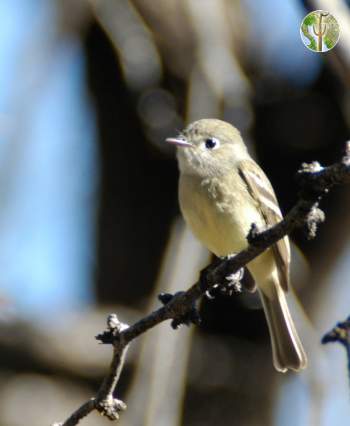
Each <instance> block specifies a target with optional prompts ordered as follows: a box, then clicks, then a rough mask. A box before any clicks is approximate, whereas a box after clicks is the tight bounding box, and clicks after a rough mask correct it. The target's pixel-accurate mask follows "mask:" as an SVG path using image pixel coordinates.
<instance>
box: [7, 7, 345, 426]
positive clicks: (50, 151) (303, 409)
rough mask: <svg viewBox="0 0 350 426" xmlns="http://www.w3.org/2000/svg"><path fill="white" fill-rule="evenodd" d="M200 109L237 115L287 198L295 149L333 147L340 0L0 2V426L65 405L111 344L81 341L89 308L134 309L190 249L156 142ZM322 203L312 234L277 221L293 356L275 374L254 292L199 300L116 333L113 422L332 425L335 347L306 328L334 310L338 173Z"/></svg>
mask: <svg viewBox="0 0 350 426" xmlns="http://www.w3.org/2000/svg"><path fill="white" fill-rule="evenodd" d="M316 9H323V10H327V11H329V12H331V13H332V14H333V15H334V17H335V18H336V19H337V21H338V23H339V25H340V41H339V43H338V45H337V47H336V48H335V49H333V50H332V51H330V52H327V53H326V54H318V53H314V52H311V51H310V50H308V49H307V48H306V47H304V45H303V44H302V41H301V38H300V33H299V29H300V24H301V21H302V19H303V17H304V16H305V15H306V14H307V13H309V12H310V11H312V10H316ZM204 117H218V118H222V119H225V120H227V121H230V122H232V123H234V124H235V125H236V126H237V127H238V128H239V129H240V130H241V132H242V134H243V136H244V138H245V140H246V142H247V143H248V145H249V148H250V151H251V152H252V154H253V155H254V157H255V158H256V159H257V160H258V161H259V163H260V164H261V166H262V167H263V168H264V170H265V171H266V173H267V175H268V176H269V177H270V179H271V182H272V184H273V186H274V187H275V190H276V193H277V195H278V198H279V200H280V204H281V208H282V210H283V211H284V212H286V211H288V209H289V208H290V207H291V206H292V205H293V204H294V202H295V201H296V199H297V192H298V189H297V187H296V184H295V182H294V175H295V172H296V171H297V169H298V167H299V166H300V164H301V163H302V162H309V161H313V160H318V161H320V162H321V163H322V164H330V163H332V162H334V161H337V160H338V159H339V158H340V156H341V155H342V151H343V149H344V143H345V141H346V140H348V139H349V126H350V2H349V1H345V0H313V1H311V0H310V1H299V0H284V1H283V2H282V1H277V0H259V1H258V2H257V1H254V0H241V1H239V0H201V1H196V0H162V1H161V2H154V1H152V0H74V1H69V0H60V1H58V0H52V1H46V0H1V2H0V265H1V276H0V425H1V426H22V425H23V424H24V423H26V424H35V425H37V426H41V425H43V426H44V425H49V424H51V423H54V422H55V421H62V420H64V419H65V418H67V417H68V415H69V414H70V413H71V412H72V411H73V410H74V409H75V408H77V407H78V406H79V405H80V404H81V403H82V402H83V401H85V400H86V399H88V398H90V397H91V396H92V395H93V394H94V393H95V392H96V390H97V389H98V386H99V384H100V382H101V380H102V378H103V375H104V373H105V372H106V370H107V366H108V364H109V362H110V358H111V348H110V347H106V346H103V345H98V344H97V342H96V340H95V339H94V336H95V335H96V334H98V333H99V332H101V331H102V330H103V329H104V327H105V320H106V315H107V314H108V313H110V312H116V313H117V314H118V316H119V318H120V319H121V320H122V321H123V322H127V323H132V322H134V321H136V320H137V319H139V318H141V317H142V316H144V315H145V314H146V313H148V312H149V311H150V310H151V309H153V308H155V307H157V306H159V303H158V302H157V300H156V296H157V294H158V293H160V292H174V291H177V290H183V289H186V288H187V287H189V286H190V285H191V284H192V283H193V282H194V280H195V279H196V278H197V276H198V271H199V270H200V269H201V268H202V267H203V266H205V265H206V264H207V263H208V262H209V260H210V256H209V254H208V253H207V252H206V251H205V250H204V249H203V248H202V247H201V246H200V245H199V244H198V243H197V242H196V241H195V240H194V239H193V237H192V235H191V234H190V232H189V231H188V230H186V228H185V226H184V224H183V221H182V219H181V218H180V213H179V207H178V201H177V179H178V171H177V164H176V160H175V152H174V150H173V148H172V147H169V146H166V144H165V143H164V139H165V137H167V136H174V135H176V134H177V132H178V131H180V130H181V129H182V128H183V126H184V125H186V123H188V122H191V121H193V120H195V119H198V118H204ZM322 208H323V209H324V210H325V212H326V215H327V221H326V223H325V224H324V225H322V226H321V228H320V230H319V233H318V235H317V238H316V239H315V240H313V241H308V240H307V239H306V238H305V235H304V233H303V231H298V232H297V233H295V234H294V235H293V237H292V239H293V242H294V244H293V265H292V282H293V285H294V289H295V295H293V294H291V295H290V299H291V300H290V303H291V305H292V310H293V315H294V316H295V317H296V319H297V325H298V329H299V330H300V334H301V337H302V340H303V341H304V343H305V346H306V349H307V352H308V354H309V359H310V362H309V368H308V369H307V370H306V371H304V372H303V373H301V374H293V373H288V374H286V375H281V374H278V373H277V372H276V371H274V369H273V367H272V361H271V349H270V342H269V336H268V331H267V326H266V322H265V319H264V315H263V312H262V311H261V310H260V309H259V301H258V300H257V298H256V297H255V296H252V295H250V294H245V293H243V294H239V295H234V296H233V297H227V296H223V295H221V296H217V297H216V298H215V299H214V300H207V299H204V300H203V301H202V304H201V314H202V325H201V326H200V327H196V328H195V327H191V328H185V327H183V328H181V329H180V330H178V331H176V332H174V331H172V330H171V329H170V327H169V324H168V323H167V324H162V325H161V326H159V327H157V328H155V329H153V330H152V331H150V332H148V333H147V335H145V336H144V337H143V338H141V339H138V341H137V342H134V343H133V344H132V347H131V348H130V350H129V354H128V358H127V361H126V366H125V368H124V371H123V374H122V377H121V380H120V383H119V385H118V389H117V390H118V392H117V396H118V398H121V399H123V400H124V401H125V402H126V403H127V404H128V410H127V412H125V413H123V414H122V419H121V421H120V424H121V425H125V426H134V425H146V426H151V425H152V426H178V425H186V426H199V425H210V424H213V422H215V424H216V426H224V425H233V424H234V425H248V426H261V425H264V426H265V425H266V426H270V425H278V426H279V425H284V426H289V425H293V426H294V425H298V426H299V425H300V426H303V425H321V426H328V425H332V426H334V425H335V426H337V425H341V424H344V419H345V418H348V417H349V415H350V402H349V386H348V376H347V369H346V357H345V352H344V351H343V350H342V349H341V348H340V347H338V345H328V346H326V347H322V346H321V344H320V339H321V337H322V335H323V334H324V333H325V332H327V331H328V330H329V329H330V328H332V327H333V325H334V324H335V322H336V321H338V320H343V319H344V318H345V317H346V316H347V315H348V314H349V313H350V309H349V307H350V305H349V302H348V301H349V298H350V287H349V285H348V281H349V274H350V238H349V237H350V232H349V229H350V228H349V226H350V215H349V208H350V195H349V189H348V188H337V189H335V190H333V191H332V192H331V194H330V195H329V196H328V197H327V199H325V200H324V201H323V202H322ZM24 416H25V419H24V418H23V417H24ZM82 424H84V425H97V426H99V425H101V426H102V425H106V424H108V421H107V420H106V419H103V418H100V417H99V416H98V415H97V414H95V413H93V414H91V415H90V416H89V417H88V418H86V419H85V420H84V421H83V422H82Z"/></svg>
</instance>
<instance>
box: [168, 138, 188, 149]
mask: <svg viewBox="0 0 350 426" xmlns="http://www.w3.org/2000/svg"><path fill="white" fill-rule="evenodd" d="M165 142H167V143H171V144H173V145H176V146H179V147H181V148H190V147H191V146H192V144H191V143H190V142H187V141H186V140H185V139H180V138H167V139H165Z"/></svg>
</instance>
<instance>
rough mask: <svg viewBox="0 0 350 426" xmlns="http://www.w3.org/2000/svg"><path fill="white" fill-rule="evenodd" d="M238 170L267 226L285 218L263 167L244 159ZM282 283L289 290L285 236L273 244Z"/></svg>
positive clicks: (288, 247) (288, 256)
mask: <svg viewBox="0 0 350 426" xmlns="http://www.w3.org/2000/svg"><path fill="white" fill-rule="evenodd" d="M238 172H239V175H240V177H241V178H242V180H243V181H244V183H245V184H246V186H247V189H248V192H249V194H250V195H251V197H252V198H254V200H255V201H256V203H257V205H258V206H259V209H260V211H261V214H262V216H263V218H264V220H265V223H266V225H267V226H272V225H275V224H276V223H278V222H280V221H281V220H282V219H283V216H282V213H281V210H280V208H279V205H278V201H277V199H276V195H275V192H274V190H273V188H272V186H271V184H270V181H269V180H268V178H267V177H266V175H265V173H264V172H263V171H262V170H261V168H260V167H259V166H258V165H257V164H256V163H255V162H254V161H252V160H243V161H241V162H240V163H239V165H238ZM272 250H273V254H274V257H275V261H276V265H277V269H278V275H279V278H280V284H281V286H282V288H283V289H284V290H285V291H287V290H288V285H289V266H290V246H289V239H288V237H284V238H282V239H281V240H279V241H278V242H277V243H276V244H274V245H273V246H272Z"/></svg>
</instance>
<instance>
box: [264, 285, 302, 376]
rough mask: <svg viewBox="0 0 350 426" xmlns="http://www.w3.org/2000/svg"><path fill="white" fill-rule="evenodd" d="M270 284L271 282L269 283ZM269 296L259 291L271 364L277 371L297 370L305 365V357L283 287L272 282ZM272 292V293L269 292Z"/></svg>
mask: <svg viewBox="0 0 350 426" xmlns="http://www.w3.org/2000/svg"><path fill="white" fill-rule="evenodd" d="M271 284H272V283H271ZM271 287H272V288H273V289H274V290H273V291H272V292H269V293H270V294H269V296H267V295H265V294H264V293H263V291H260V296H261V300H262V304H263V307H264V311H265V315H266V319H267V323H268V326H269V330H270V337H271V344H272V356H273V364H274V366H275V368H276V370H277V371H281V372H283V373H284V372H286V371H287V370H288V369H291V370H294V371H299V370H301V369H303V368H305V367H306V365H307V358H306V354H305V351H304V348H303V346H302V344H301V342H300V339H299V336H298V333H297V331H296V329H295V326H294V323H293V320H292V317H291V315H290V312H289V309H288V305H287V300H286V296H285V293H284V291H283V289H282V288H281V287H280V286H279V285H275V284H274V283H273V284H272V285H271ZM271 293H272V294H271Z"/></svg>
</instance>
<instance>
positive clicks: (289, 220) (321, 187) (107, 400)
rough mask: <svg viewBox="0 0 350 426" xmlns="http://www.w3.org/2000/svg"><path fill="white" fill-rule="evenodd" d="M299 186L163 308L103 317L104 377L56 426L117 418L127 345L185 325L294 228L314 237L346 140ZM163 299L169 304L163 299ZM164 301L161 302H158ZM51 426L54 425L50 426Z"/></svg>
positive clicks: (349, 148) (346, 174)
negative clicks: (331, 160) (281, 208)
mask: <svg viewBox="0 0 350 426" xmlns="http://www.w3.org/2000/svg"><path fill="white" fill-rule="evenodd" d="M297 180H298V183H299V185H300V188H301V190H300V194H299V201H298V202H297V203H296V205H295V206H294V207H293V208H292V209H291V210H290V212H289V213H288V214H287V215H286V217H285V218H284V219H283V220H282V221H281V222H279V223H278V224H277V225H275V226H273V227H271V228H269V229H266V230H263V231H261V232H260V230H258V229H257V228H256V226H255V225H254V224H252V228H251V231H250V233H249V235H248V236H247V239H248V243H249V245H248V247H247V248H246V249H244V250H242V251H241V252H240V253H238V254H236V255H235V256H231V257H229V258H227V259H224V260H222V261H221V262H219V263H218V262H215V263H213V264H212V265H210V266H209V267H207V268H206V269H204V270H203V271H202V272H201V274H200V279H199V280H198V281H197V282H196V283H195V284H194V285H192V287H190V288H189V289H188V290H187V291H182V292H178V293H176V294H175V295H174V296H172V297H170V299H169V298H168V295H167V297H166V298H165V300H166V302H167V303H165V305H164V306H162V307H161V308H159V309H157V310H155V311H153V312H152V313H151V314H149V315H147V316H146V317H144V318H142V319H141V320H139V321H137V322H136V323H135V324H133V325H131V326H130V327H128V326H127V325H125V324H122V323H120V322H119V321H118V319H117V317H116V315H114V314H112V315H110V316H109V318H108V322H107V325H108V329H107V331H105V332H104V333H103V334H101V335H99V336H97V339H98V340H100V341H102V342H103V343H111V344H113V346H114V355H113V359H112V363H111V367H110V371H109V373H108V374H107V376H106V377H105V379H104V381H103V383H102V385H101V387H100V389H99V391H98V392H97V395H96V397H95V398H94V399H92V400H90V401H88V402H86V403H84V404H83V405H82V406H81V407H80V408H79V409H78V410H77V411H75V412H74V413H73V414H72V415H71V416H70V417H69V419H68V420H66V421H65V422H64V423H61V424H60V425H62V426H74V425H77V424H78V423H79V421H80V420H81V419H82V418H84V417H85V416H87V415H88V414H89V413H90V412H91V411H92V410H93V409H96V410H98V411H99V412H100V413H101V414H102V415H105V416H107V417H108V418H109V419H110V420H117V419H118V418H119V412H120V411H121V410H125V409H126V405H125V404H124V403H123V402H122V401H120V400H117V399H115V398H114V397H113V393H114V390H115V387H116V385H117V382H118V379H119V375H120V372H121V370H122V368H123V362H124V357H125V353H126V349H127V346H128V344H129V343H130V342H131V341H132V340H134V339H136V338H137V337H139V336H140V335H141V334H143V333H145V332H146V331H147V330H149V329H151V328H153V327H155V326H156V325H158V324H159V323H161V322H163V321H166V320H169V319H172V320H173V325H174V324H175V325H174V328H176V325H178V324H180V323H184V322H185V323H188V322H189V318H190V317H189V312H191V311H193V308H194V305H195V302H196V301H197V300H198V299H199V298H200V297H201V296H203V294H205V293H206V292H207V291H208V290H210V289H211V288H213V287H214V286H215V285H217V284H219V285H225V282H226V277H228V276H230V275H231V274H233V273H235V272H237V271H239V270H240V269H241V268H243V267H244V266H245V265H246V264H247V263H249V262H250V261H251V260H253V259H254V258H255V257H257V256H259V255H260V254H261V253H262V252H263V251H264V250H266V249H267V248H268V247H270V246H272V245H273V244H275V243H276V242H277V241H278V240H280V239H281V238H283V237H284V236H285V235H288V234H290V233H291V232H292V231H293V230H294V229H295V228H298V227H303V226H305V225H306V226H307V229H308V231H309V235H310V237H314V236H315V231H316V227H317V224H318V223H320V222H323V221H324V214H323V212H322V211H321V210H320V209H319V208H318V204H319V202H320V200H321V198H322V197H323V195H325V194H326V193H327V192H328V191H329V189H330V188H332V187H333V186H334V185H337V184H345V183H350V142H347V143H346V152H345V156H344V157H343V158H342V160H341V161H340V162H339V163H336V164H333V165H331V166H329V167H325V168H323V167H321V166H320V165H319V164H318V163H316V162H314V163H312V164H303V165H302V168H301V169H300V170H299V171H298V173H297ZM168 300H169V301H168ZM163 301H164V299H163ZM56 425H57V424H56Z"/></svg>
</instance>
